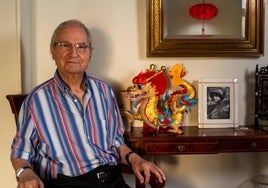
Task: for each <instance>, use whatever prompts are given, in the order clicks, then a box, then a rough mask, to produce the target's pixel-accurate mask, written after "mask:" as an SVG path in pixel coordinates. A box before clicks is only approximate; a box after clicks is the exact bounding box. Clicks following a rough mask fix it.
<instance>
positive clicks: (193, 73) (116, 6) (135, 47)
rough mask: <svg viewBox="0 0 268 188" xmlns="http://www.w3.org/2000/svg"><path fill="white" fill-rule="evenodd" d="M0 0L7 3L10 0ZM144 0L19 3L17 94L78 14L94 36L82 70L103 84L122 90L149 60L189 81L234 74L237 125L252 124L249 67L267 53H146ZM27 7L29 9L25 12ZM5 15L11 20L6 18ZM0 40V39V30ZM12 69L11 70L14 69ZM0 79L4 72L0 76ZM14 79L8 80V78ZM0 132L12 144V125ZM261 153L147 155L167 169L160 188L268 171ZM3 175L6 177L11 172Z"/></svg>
mask: <svg viewBox="0 0 268 188" xmlns="http://www.w3.org/2000/svg"><path fill="white" fill-rule="evenodd" d="M5 1H6V2H10V0H5ZM145 2H146V1H145V0H116V1H111V0H46V1H35V0H27V1H25V4H23V5H21V8H22V15H21V18H24V19H22V20H21V26H22V28H21V29H22V34H23V37H22V47H23V48H22V52H23V54H22V57H23V60H25V59H28V60H26V62H23V65H25V64H27V66H28V67H29V70H31V71H29V72H28V73H27V70H28V69H26V70H25V71H26V73H27V74H26V73H25V72H24V76H25V79H26V80H29V81H26V82H24V85H23V87H24V91H25V92H28V91H29V90H30V89H31V88H32V87H33V86H35V85H36V84H39V83H41V82H43V81H45V80H46V79H48V78H50V77H51V76H52V75H53V74H54V70H55V65H54V62H53V61H52V60H51V57H50V53H49V41H50V37H51V34H52V31H53V29H54V28H55V27H56V26H57V24H59V22H61V21H63V20H66V19H70V18H77V19H80V20H81V21H83V22H85V23H86V24H87V25H88V26H89V28H90V29H91V32H92V35H93V38H94V52H93V59H92V63H91V65H90V67H89V69H88V73H89V74H91V75H93V76H96V77H98V78H100V79H103V80H105V81H107V82H109V83H110V84H111V85H112V86H113V87H114V89H115V90H118V89H126V88H127V87H128V86H129V85H130V84H131V78H132V77H133V76H134V75H135V74H137V73H138V72H139V71H141V70H145V69H146V68H148V67H149V65H150V64H151V63H154V64H156V65H157V66H159V67H160V66H162V65H165V66H167V67H170V66H172V65H174V64H177V63H183V64H184V66H185V67H186V69H187V75H186V77H185V79H187V80H188V81H190V82H194V83H195V82H196V81H197V80H198V79H199V78H233V77H236V78H238V79H239V105H240V107H239V123H240V124H241V125H242V124H253V118H254V71H255V65H256V64H259V65H260V66H264V65H266V64H267V62H268V58H267V57H266V56H264V57H260V58H218V57H215V58H214V57H212V58H206V57H202V58H191V57H189V58H183V57H179V58H147V57H146V3H145ZM1 7H2V6H1ZM11 7H12V6H11ZM27 9H28V11H25V10H27ZM266 10H267V5H266ZM27 17H28V18H29V19H30V20H31V21H29V19H27ZM11 20H12V21H13V22H14V20H13V19H12V18H11ZM267 20H268V19H266V22H267ZM266 25H267V24H266ZM27 30H28V31H29V32H30V33H31V34H30V36H29V35H28V36H27ZM0 37H1V38H2V37H3V36H2V34H1V35H0ZM27 37H28V38H27ZM266 38H267V34H266ZM25 46H27V47H25ZM265 54H267V48H265ZM24 56H26V57H24ZM15 74H16V75H17V72H16V71H15ZM1 76H2V77H3V75H2V74H1ZM5 77H7V75H6V76H5ZM5 77H4V78H5ZM1 80H3V79H1ZM17 80H19V79H16V81H17ZM10 81H11V80H10ZM13 82H15V81H14V80H13V81H11V83H13ZM1 87H2V85H1ZM7 87H8V86H5V88H7ZM7 90H8V89H7ZM12 91H14V92H16V91H19V90H16V89H13V90H12ZM4 108H5V112H10V111H9V108H8V106H7V104H6V103H5V106H4ZM3 119H5V120H6V121H7V122H9V123H10V122H11V121H12V120H11V119H10V117H8V115H6V116H4V117H3ZM1 120H2V118H1ZM6 124H7V123H6ZM187 125H197V108H194V109H193V111H192V112H191V114H190V115H189V119H188V120H187ZM0 129H2V130H1V132H8V135H9V137H8V138H5V142H4V143H5V144H4V146H5V147H6V148H8V147H9V145H10V141H11V140H10V135H12V134H13V131H14V130H10V127H6V126H5V127H2V126H1V127H0ZM6 153H7V151H6ZM6 155H7V154H6ZM266 156H267V153H237V154H219V155H183V156H155V157H153V156H146V157H148V159H150V160H154V161H155V162H156V163H157V164H158V165H159V166H160V167H161V168H163V170H164V171H165V172H166V174H167V176H168V181H167V186H166V187H180V188H203V187H217V188H226V187H229V188H232V187H237V186H238V185H239V184H240V183H241V182H242V181H245V180H246V179H248V178H249V177H251V176H253V175H254V174H260V173H267V174H268V161H267V160H266ZM2 157H3V156H2V155H1V163H6V164H5V167H6V168H7V170H8V171H9V172H10V171H11V170H10V167H9V166H10V165H8V163H9V159H7V156H5V158H3V159H2ZM1 169H2V168H1ZM1 172H2V170H1ZM9 175H10V176H13V172H12V173H10V174H9ZM0 177H1V176H0ZM12 180H13V179H12ZM14 181H15V180H13V181H11V180H10V179H5V180H4V182H7V184H6V185H9V184H10V183H13V184H14ZM131 183H132V182H131Z"/></svg>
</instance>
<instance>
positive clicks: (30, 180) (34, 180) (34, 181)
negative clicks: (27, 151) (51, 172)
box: [17, 169, 44, 188]
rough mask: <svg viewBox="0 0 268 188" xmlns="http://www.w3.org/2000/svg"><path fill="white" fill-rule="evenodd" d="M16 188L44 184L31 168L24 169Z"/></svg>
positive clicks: (38, 186) (38, 187) (39, 186)
mask: <svg viewBox="0 0 268 188" xmlns="http://www.w3.org/2000/svg"><path fill="white" fill-rule="evenodd" d="M17 188H44V184H43V182H42V180H41V179H40V178H39V177H38V176H37V175H36V174H35V173H34V171H33V170H32V169H25V170H24V171H23V173H22V174H21V175H20V177H19V182H18V186H17Z"/></svg>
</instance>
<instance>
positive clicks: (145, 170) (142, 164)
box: [129, 153, 166, 185]
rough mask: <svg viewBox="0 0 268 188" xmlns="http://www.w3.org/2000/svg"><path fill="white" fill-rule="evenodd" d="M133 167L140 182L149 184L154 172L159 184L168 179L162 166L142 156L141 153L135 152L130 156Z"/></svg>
mask: <svg viewBox="0 0 268 188" xmlns="http://www.w3.org/2000/svg"><path fill="white" fill-rule="evenodd" d="M129 161H130V163H131V166H132V169H133V172H134V174H135V175H136V177H137V178H138V180H139V181H140V183H145V184H148V183H149V181H150V177H151V175H152V174H153V175H154V176H155V177H156V179H157V181H158V183H159V184H163V185H164V183H165V181H166V176H165V174H164V173H163V172H162V170H161V169H160V168H158V167H157V166H156V165H155V164H154V163H152V162H150V161H147V160H145V159H143V158H141V157H140V156H139V155H137V154H135V153H133V154H131V155H130V156H129Z"/></svg>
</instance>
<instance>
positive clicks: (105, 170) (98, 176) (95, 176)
mask: <svg viewBox="0 0 268 188" xmlns="http://www.w3.org/2000/svg"><path fill="white" fill-rule="evenodd" d="M120 173H121V172H120V170H119V169H118V168H117V166H112V165H101V166H99V167H97V168H95V169H93V170H91V171H89V172H87V173H85V174H82V175H80V176H75V177H70V176H65V175H63V174H58V176H57V179H65V180H67V179H77V180H90V181H94V182H102V183H104V182H109V181H113V180H114V179H115V178H116V177H117V176H118V174H120Z"/></svg>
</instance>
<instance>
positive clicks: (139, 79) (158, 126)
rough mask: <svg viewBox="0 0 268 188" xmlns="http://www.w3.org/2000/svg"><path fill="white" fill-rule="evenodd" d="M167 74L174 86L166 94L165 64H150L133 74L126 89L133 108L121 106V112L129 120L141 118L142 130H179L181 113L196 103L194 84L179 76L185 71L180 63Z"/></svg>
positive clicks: (164, 131)
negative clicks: (143, 69) (133, 111)
mask: <svg viewBox="0 0 268 188" xmlns="http://www.w3.org/2000/svg"><path fill="white" fill-rule="evenodd" d="M168 74H169V77H170V79H171V84H172V86H177V87H178V89H176V90H175V91H173V92H171V93H170V94H169V93H168V91H167V90H168V77H167V75H166V67H165V66H162V67H161V69H160V70H155V65H153V64H152V65H150V69H147V70H146V71H145V72H141V73H139V74H138V75H137V76H135V77H134V78H133V79H132V83H133V86H131V87H128V89H127V92H128V94H129V96H130V100H131V101H132V104H133V106H134V108H136V111H135V113H131V112H129V111H126V110H125V111H124V114H125V115H126V117H127V118H128V120H129V121H130V122H131V121H133V120H141V121H143V134H147V135H148V134H151V135H155V134H156V135H158V134H169V133H171V134H183V132H182V130H181V126H182V123H183V120H184V113H185V112H188V110H189V109H190V108H191V107H192V106H194V105H195V104H196V103H197V100H196V99H195V96H196V91H195V88H194V87H193V86H192V85H191V84H190V83H189V82H187V81H186V80H184V79H182V77H183V76H184V75H185V70H184V67H183V65H178V64H177V65H175V66H173V67H171V68H170V70H169V72H168Z"/></svg>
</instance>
